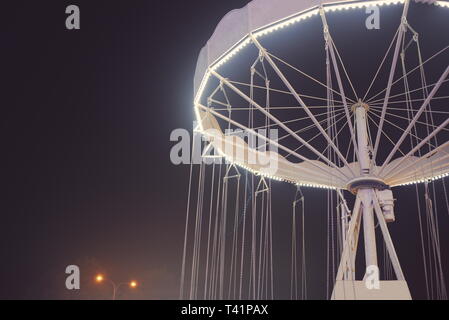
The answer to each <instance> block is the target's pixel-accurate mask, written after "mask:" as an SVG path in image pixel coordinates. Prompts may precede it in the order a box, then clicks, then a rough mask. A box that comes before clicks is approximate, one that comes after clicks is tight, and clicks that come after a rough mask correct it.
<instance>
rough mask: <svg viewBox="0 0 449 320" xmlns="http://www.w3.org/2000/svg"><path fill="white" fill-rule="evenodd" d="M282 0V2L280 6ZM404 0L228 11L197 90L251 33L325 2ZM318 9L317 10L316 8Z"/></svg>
mask: <svg viewBox="0 0 449 320" xmlns="http://www.w3.org/2000/svg"><path fill="white" fill-rule="evenodd" d="M414 1H415V2H423V3H435V2H437V1H436V0H414ZM280 2H282V5H280ZM403 2H404V0H373V1H370V0H368V1H360V0H349V1H348V0H346V1H342V0H339V1H338V0H337V1H335V0H277V1H275V0H253V1H251V2H250V3H248V4H247V5H246V6H245V7H243V8H241V9H235V10H232V11H230V12H229V13H228V14H226V15H225V16H224V17H223V19H222V20H221V21H220V23H219V24H218V25H217V27H216V28H215V31H214V33H213V34H212V37H211V38H210V39H209V40H208V41H207V44H206V45H205V46H204V47H203V49H202V50H201V52H200V55H199V57H198V62H197V66H196V71H195V78H194V93H195V95H196V94H197V92H198V89H199V87H200V84H201V81H202V80H203V78H204V75H205V74H206V71H207V69H208V68H209V67H210V66H212V65H213V64H214V63H216V62H217V61H218V60H219V59H220V58H221V57H223V56H224V55H226V53H229V52H230V51H231V50H232V49H233V48H235V47H236V46H237V45H238V43H239V42H241V41H242V40H243V39H244V38H245V37H246V36H248V35H249V34H250V33H252V32H256V31H259V30H262V29H265V28H269V27H270V26H274V25H276V24H281V23H282V22H284V21H288V20H292V19H294V18H295V17H296V18H300V17H301V16H303V17H307V14H316V13H318V11H317V9H318V7H319V6H320V5H323V6H324V8H325V9H328V10H336V9H342V8H351V7H364V6H372V5H382V4H385V5H388V4H399V3H403ZM314 10H315V11H314Z"/></svg>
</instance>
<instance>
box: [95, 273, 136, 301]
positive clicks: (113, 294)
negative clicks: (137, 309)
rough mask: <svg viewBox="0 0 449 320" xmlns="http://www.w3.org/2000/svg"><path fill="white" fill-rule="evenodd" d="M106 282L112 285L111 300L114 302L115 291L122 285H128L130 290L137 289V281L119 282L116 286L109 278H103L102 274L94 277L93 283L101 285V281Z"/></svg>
mask: <svg viewBox="0 0 449 320" xmlns="http://www.w3.org/2000/svg"><path fill="white" fill-rule="evenodd" d="M105 280H106V281H107V282H109V283H110V284H111V285H112V289H113V291H112V300H115V298H116V296H117V291H118V289H119V288H120V287H121V286H124V285H128V286H129V287H130V288H131V289H135V288H136V287H137V281H135V280H132V281H130V282H120V283H118V284H116V283H115V282H114V281H112V280H111V279H109V278H105V277H104V276H103V275H102V274H97V275H96V276H95V282H96V283H102V282H103V281H105Z"/></svg>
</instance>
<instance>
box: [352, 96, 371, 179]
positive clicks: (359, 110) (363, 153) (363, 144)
mask: <svg viewBox="0 0 449 320" xmlns="http://www.w3.org/2000/svg"><path fill="white" fill-rule="evenodd" d="M367 109H368V105H367V104H364V103H358V104H356V105H355V110H354V112H355V118H356V125H357V147H358V149H359V164H360V174H361V175H364V176H366V175H369V174H370V167H371V159H370V156H369V141H368V127H367V121H366V113H367Z"/></svg>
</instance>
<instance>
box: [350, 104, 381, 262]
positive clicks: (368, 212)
mask: <svg viewBox="0 0 449 320" xmlns="http://www.w3.org/2000/svg"><path fill="white" fill-rule="evenodd" d="M368 110H369V106H368V105H367V104H366V103H362V102H358V103H357V104H355V105H354V106H353V111H354V113H355V119H356V125H357V146H358V149H359V150H358V151H359V164H360V175H361V176H369V175H370V168H371V157H370V148H369V139H368V126H367V118H366V117H367V115H366V113H367V111H368ZM358 194H359V195H360V199H361V201H362V208H361V210H362V213H363V215H362V220H363V235H364V240H365V241H364V242H365V261H366V267H369V266H376V267H377V248H376V233H375V226H374V189H372V188H361V189H359V190H358Z"/></svg>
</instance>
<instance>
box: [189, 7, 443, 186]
mask: <svg viewBox="0 0 449 320" xmlns="http://www.w3.org/2000/svg"><path fill="white" fill-rule="evenodd" d="M281 1H282V5H280V1H274V0H253V1H252V2H250V3H249V4H248V5H247V6H245V7H243V8H241V9H236V10H233V11H231V12H229V13H228V14H227V15H226V16H225V17H224V18H223V19H222V20H221V21H220V23H219V24H218V26H217V27H216V29H215V32H214V33H213V35H212V37H211V38H210V39H209V41H208V42H207V44H206V46H205V47H204V48H203V49H202V50H201V52H200V55H199V58H198V62H197V67H196V71H195V78H194V91H195V104H196V116H197V120H198V121H199V123H200V127H201V129H202V131H203V133H205V131H207V130H210V129H212V131H209V132H212V134H209V136H208V138H209V140H210V141H211V144H212V145H213V147H214V148H215V149H216V150H217V151H218V152H219V153H220V154H221V155H223V156H224V157H226V158H227V159H228V160H230V161H231V162H233V163H235V164H237V165H239V166H242V167H244V168H245V169H247V170H250V171H253V172H256V173H258V174H261V175H267V176H270V177H271V178H275V179H280V180H285V181H289V182H292V183H296V184H300V185H310V186H316V187H325V188H338V189H346V188H347V186H348V182H349V181H350V180H351V179H352V178H355V177H354V176H353V174H352V173H351V172H354V171H355V172H357V171H358V169H359V165H358V163H357V162H353V163H350V164H349V167H348V166H346V167H342V168H337V169H336V168H331V167H329V166H327V165H326V164H324V163H322V162H320V161H312V160H310V161H307V162H302V163H293V162H290V161H288V160H287V159H285V158H284V157H282V156H281V155H280V154H278V153H275V152H268V153H261V152H259V151H257V150H255V149H252V148H250V147H249V146H248V144H247V143H246V142H245V141H244V140H243V139H240V138H238V137H231V136H225V135H224V134H223V131H222V130H221V128H220V126H219V124H218V122H217V120H216V118H215V117H214V115H212V114H211V113H209V112H206V111H204V110H202V109H200V108H197V102H198V101H199V97H200V96H201V94H202V90H203V89H202V88H204V83H205V82H207V80H208V77H209V71H208V70H209V69H210V68H212V69H213V68H214V67H216V66H218V65H220V64H222V63H224V62H226V60H227V59H228V58H229V57H231V56H232V55H234V54H235V53H237V52H238V50H239V49H240V48H241V47H242V46H244V45H246V44H248V43H249V34H251V33H252V34H253V35H254V36H256V35H257V34H258V33H265V32H267V31H268V30H271V31H272V30H275V29H277V28H281V27H283V26H284V25H287V24H289V23H292V22H295V21H299V20H301V19H304V18H307V17H309V16H311V15H314V14H317V13H318V8H319V6H321V5H322V6H323V7H324V9H325V10H337V9H339V10H341V9H346V8H351V7H367V6H373V5H383V4H387V5H389V4H400V3H404V0H375V1H358V0H352V1H332V0H281ZM414 1H415V2H422V3H429V4H433V3H435V4H438V5H444V6H447V7H449V2H442V1H435V0H414ZM235 149H240V150H243V152H240V153H239V152H236V153H235V154H230V153H227V152H226V150H235ZM239 154H244V155H251V154H253V155H254V156H257V157H261V158H263V157H265V158H271V159H275V160H276V163H277V170H276V172H275V173H273V172H268V171H267V169H266V168H264V167H263V166H261V165H256V164H250V163H249V162H248V159H247V158H245V157H243V158H239V156H238V155H239ZM448 154H449V142H447V143H445V144H444V145H442V146H440V147H438V148H436V149H435V150H433V151H432V152H431V153H429V154H426V155H424V156H422V157H421V158H418V157H414V156H410V157H408V158H407V159H405V160H403V159H402V158H398V159H396V160H394V161H392V162H391V163H389V164H387V165H386V166H385V168H384V169H385V170H383V174H382V175H381V176H379V177H378V178H380V179H382V180H383V181H384V182H385V183H386V184H388V185H390V186H398V185H404V184H409V183H414V182H419V181H421V180H427V179H431V178H436V177H441V176H447V175H448V173H449V159H448ZM399 162H401V164H402V166H400V168H399V169H398V170H391V172H390V169H392V168H395V167H396V165H397V164H398V163H399ZM377 171H378V168H374V169H373V174H374V176H376V172H377ZM337 177H338V178H337ZM348 177H349V179H348Z"/></svg>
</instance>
